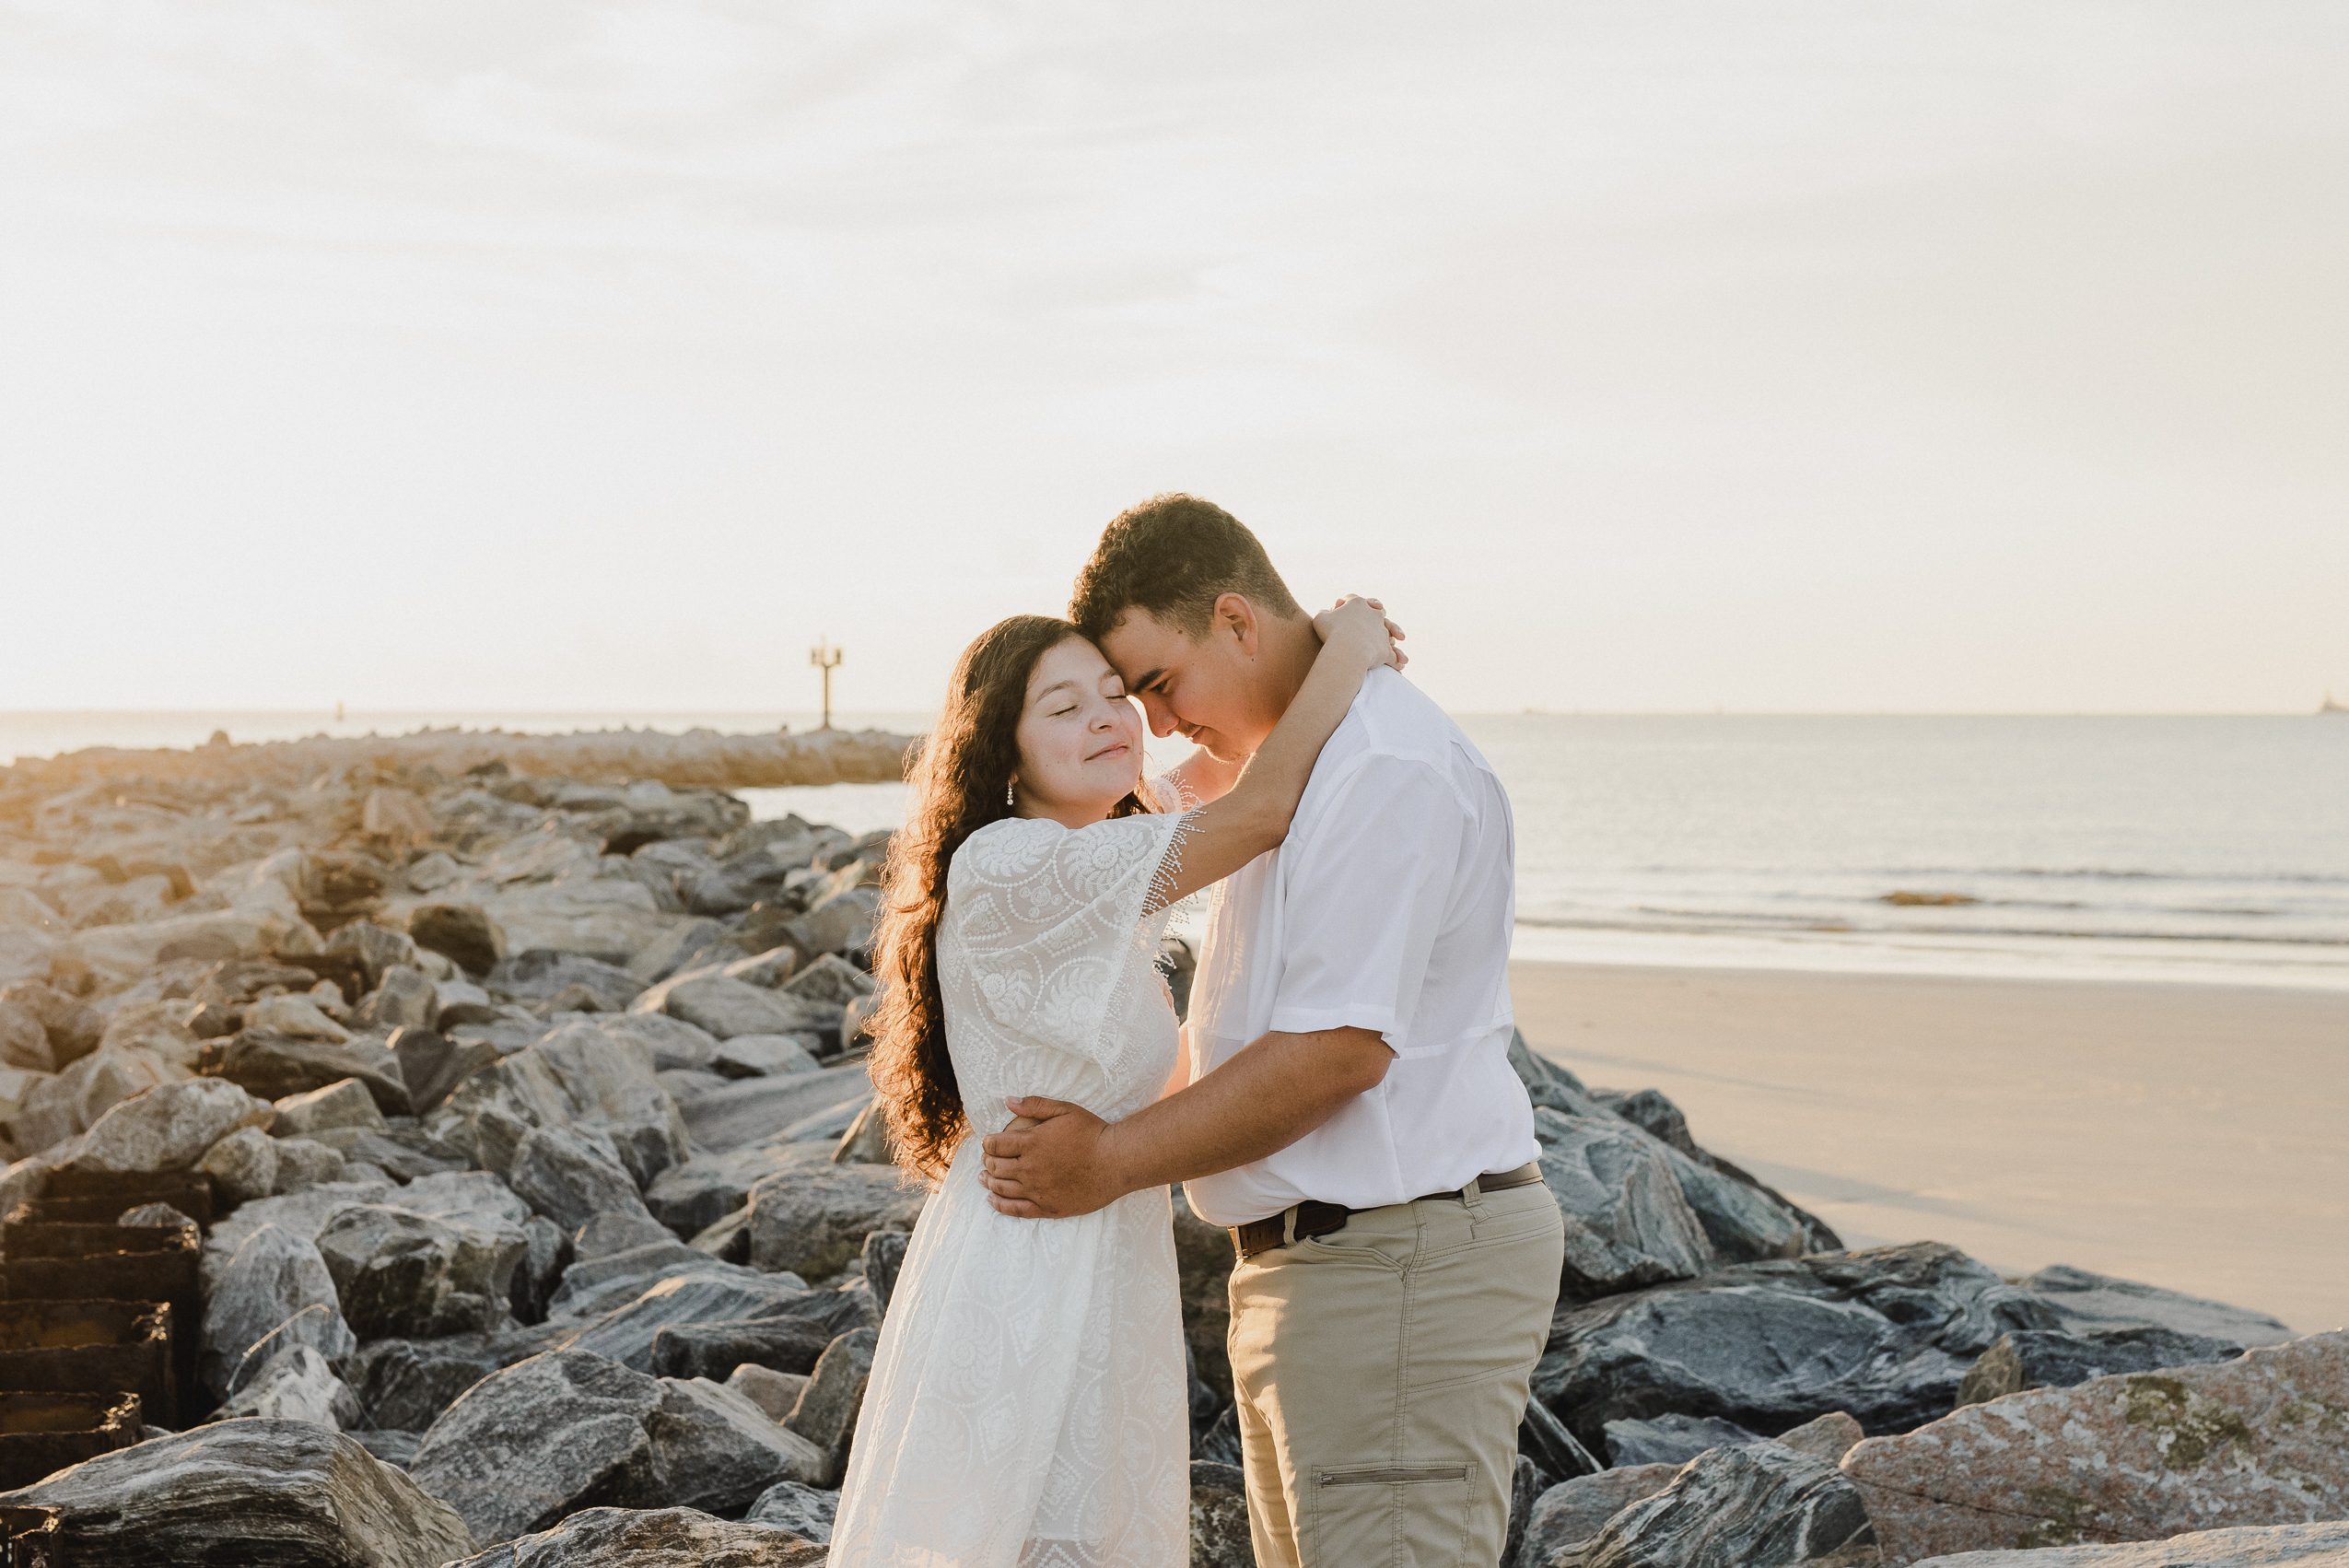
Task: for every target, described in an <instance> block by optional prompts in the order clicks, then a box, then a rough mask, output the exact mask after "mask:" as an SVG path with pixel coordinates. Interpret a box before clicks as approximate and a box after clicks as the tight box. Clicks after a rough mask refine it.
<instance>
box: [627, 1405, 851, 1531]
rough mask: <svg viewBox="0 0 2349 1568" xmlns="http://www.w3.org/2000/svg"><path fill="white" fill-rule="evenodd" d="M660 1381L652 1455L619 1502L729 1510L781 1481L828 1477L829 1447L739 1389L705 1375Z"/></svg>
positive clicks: (648, 1427) (649, 1428)
mask: <svg viewBox="0 0 2349 1568" xmlns="http://www.w3.org/2000/svg"><path fill="white" fill-rule="evenodd" d="M660 1387H661V1398H660V1409H659V1410H655V1411H654V1412H653V1413H652V1414H651V1415H650V1416H649V1417H647V1418H646V1420H645V1433H646V1434H647V1435H648V1436H649V1437H650V1438H651V1439H652V1462H651V1464H650V1466H649V1468H648V1469H647V1471H646V1473H645V1474H644V1476H643V1478H642V1479H641V1480H637V1482H636V1483H635V1484H634V1485H632V1486H628V1487H624V1488H623V1489H622V1490H621V1492H620V1493H619V1494H618V1495H615V1496H614V1499H613V1501H614V1502H615V1503H625V1504H634V1505H636V1506H637V1507H640V1508H660V1507H668V1506H672V1505H682V1506H684V1507H688V1508H699V1509H702V1510H704V1511H706V1512H715V1513H726V1514H730V1513H734V1512H736V1511H737V1510H740V1509H742V1508H744V1507H747V1506H748V1505H749V1504H751V1503H752V1502H753V1501H754V1500H755V1499H756V1498H757V1497H758V1496H759V1494H760V1493H762V1492H765V1491H766V1490H767V1489H768V1488H769V1487H771V1486H773V1485H774V1484H775V1483H776V1482H777V1481H782V1480H797V1481H804V1482H815V1481H820V1480H824V1479H825V1474H826V1471H827V1470H828V1469H830V1465H829V1461H828V1458H827V1457H826V1455H825V1454H824V1451H823V1450H822V1449H820V1448H818V1447H817V1446H816V1445H814V1444H812V1443H811V1442H809V1441H808V1440H807V1439H806V1438H804V1437H802V1436H801V1435H800V1434H799V1433H795V1432H793V1431H791V1430H790V1429H789V1428H787V1427H783V1426H779V1425H777V1424H776V1422H773V1421H770V1420H769V1419H768V1418H767V1415H766V1412H765V1411H764V1410H760V1409H759V1408H758V1407H757V1406H756V1405H754V1404H753V1403H751V1402H750V1400H748V1399H747V1398H743V1397H742V1395H740V1394H737V1393H735V1392H734V1391H733V1390H731V1389H730V1388H726V1387H720V1386H719V1384H716V1383H713V1382H711V1381H710V1380H709V1379H707V1378H706V1377H694V1378H679V1377H664V1378H662V1379H661V1380H660Z"/></svg>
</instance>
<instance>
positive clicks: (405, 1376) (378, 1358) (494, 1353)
mask: <svg viewBox="0 0 2349 1568" xmlns="http://www.w3.org/2000/svg"><path fill="white" fill-rule="evenodd" d="M556 1338H559V1336H555V1335H551V1334H549V1333H548V1332H547V1331H546V1330H545V1329H543V1328H508V1329H502V1330H500V1331H499V1332H497V1333H495V1334H459V1335H451V1336H450V1337H449V1338H447V1339H441V1340H376V1341H375V1342H374V1343H373V1344H370V1345H366V1346H363V1347H361V1348H360V1349H359V1350H358V1352H356V1353H355V1354H351V1355H348V1356H345V1358H344V1359H343V1360H342V1361H341V1362H340V1363H338V1364H339V1365H341V1366H342V1368H343V1377H344V1380H345V1382H347V1383H349V1384H350V1385H351V1387H352V1389H353V1391H354V1392H356V1394H357V1395H358V1397H359V1403H360V1405H361V1406H363V1407H364V1408H365V1409H366V1410H367V1420H368V1425H370V1426H376V1427H392V1428H396V1429H398V1430H400V1431H403V1432H410V1431H412V1432H418V1433H421V1432H424V1431H426V1430H427V1429H428V1428H430V1426H431V1425H432V1423H433V1422H436V1421H438V1420H439V1419H440V1415H441V1412H443V1411H444V1410H448V1408H449V1407H450V1405H452V1404H454V1403H456V1401H457V1399H458V1398H460V1397H461V1396H462V1395H463V1393H464V1392H465V1390H466V1389H468V1388H471V1387H473V1385H474V1384H476V1383H479V1382H480V1381H481V1380H482V1379H483V1378H485V1377H487V1376H488V1375H490V1374H492V1373H494V1372H497V1371H498V1370H499V1369H501V1368H503V1367H508V1366H512V1365H514V1364H515V1363H518V1362H521V1361H526V1360H528V1359H529V1358H530V1357H532V1356H533V1355H536V1354H538V1353H539V1352H542V1351H544V1350H547V1349H549V1348H550V1342H551V1341H552V1340H555V1339H556Z"/></svg>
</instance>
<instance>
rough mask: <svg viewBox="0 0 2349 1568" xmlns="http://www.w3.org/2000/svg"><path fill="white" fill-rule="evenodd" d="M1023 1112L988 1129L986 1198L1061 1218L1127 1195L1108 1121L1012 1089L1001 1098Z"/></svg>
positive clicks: (1005, 1207)
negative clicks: (1119, 1178) (996, 1128)
mask: <svg viewBox="0 0 2349 1568" xmlns="http://www.w3.org/2000/svg"><path fill="white" fill-rule="evenodd" d="M1003 1103H1004V1105H1005V1106H1008V1107H1009V1108H1010V1109H1011V1114H1012V1115H1013V1116H1015V1117H1018V1118H1019V1120H1017V1121H1014V1122H1013V1123H1012V1124H1011V1126H1010V1127H1008V1128H1006V1129H1004V1130H1002V1131H1001V1132H995V1133H989V1134H988V1136H987V1137H986V1138H985V1139H984V1140H982V1141H981V1142H980V1144H979V1147H980V1148H981V1149H982V1150H983V1151H984V1152H985V1153H986V1155H987V1158H986V1161H985V1162H984V1166H985V1170H986V1173H987V1174H986V1175H985V1176H983V1177H981V1179H982V1180H983V1181H985V1182H986V1184H987V1190H988V1199H987V1200H988V1203H990V1204H992V1205H993V1206H994V1207H995V1210H996V1211H997V1212H999V1213H1003V1214H1011V1215H1014V1216H1016V1217H1017V1218H1020V1219H1023V1220H1061V1219H1067V1218H1068V1217H1069V1216H1070V1215H1072V1214H1090V1213H1092V1212H1093V1211H1094V1210H1096V1209H1106V1208H1108V1207H1109V1205H1111V1204H1112V1203H1115V1202H1116V1201H1117V1199H1120V1198H1123V1197H1125V1196H1126V1192H1127V1190H1128V1189H1127V1188H1123V1187H1120V1186H1119V1185H1118V1184H1117V1180H1116V1173H1115V1171H1114V1169H1113V1168H1112V1162H1111V1160H1110V1157H1109V1156H1110V1153H1111V1150H1110V1148H1109V1146H1108V1145H1109V1142H1110V1139H1109V1133H1110V1126H1109V1124H1108V1123H1107V1122H1105V1121H1104V1120H1102V1119H1101V1118H1100V1117H1097V1116H1095V1115H1093V1113H1092V1112H1091V1111H1089V1110H1087V1109H1085V1108H1084V1107H1083V1106H1072V1105H1069V1104H1068V1103H1067V1102H1066V1101H1062V1100H1044V1099H1030V1098H1023V1097H1021V1096H1018V1095H1014V1096H1013V1097H1012V1098H1011V1099H1008V1100H1006V1101H1004V1102H1003Z"/></svg>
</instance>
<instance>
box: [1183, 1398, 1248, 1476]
mask: <svg viewBox="0 0 2349 1568" xmlns="http://www.w3.org/2000/svg"><path fill="white" fill-rule="evenodd" d="M1191 1457H1192V1458H1194V1459H1212V1460H1214V1461H1215V1462H1216V1463H1217V1464H1220V1465H1236V1464H1239V1463H1240V1462H1241V1460H1242V1459H1243V1458H1244V1457H1245V1453H1244V1451H1243V1449H1242V1448H1241V1446H1240V1411H1239V1408H1238V1407H1237V1406H1236V1405H1225V1406H1224V1407H1223V1408H1222V1409H1221V1410H1219V1411H1218V1412H1217V1413H1216V1414H1215V1416H1214V1418H1213V1419H1212V1420H1210V1421H1209V1422H1207V1423H1206V1424H1205V1425H1204V1427H1196V1426H1195V1427H1194V1429H1193V1432H1192V1434H1191Z"/></svg>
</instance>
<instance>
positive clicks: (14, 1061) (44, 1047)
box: [0, 1001, 58, 1072]
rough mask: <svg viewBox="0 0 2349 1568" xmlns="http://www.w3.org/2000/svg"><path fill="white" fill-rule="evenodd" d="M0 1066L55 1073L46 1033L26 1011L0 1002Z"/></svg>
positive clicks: (38, 1020)
mask: <svg viewBox="0 0 2349 1568" xmlns="http://www.w3.org/2000/svg"><path fill="white" fill-rule="evenodd" d="M0 1064H5V1065H6V1066H9V1067H14V1068H19V1069H21V1070H23V1071H27V1072H54V1071H57V1066H58V1063H57V1059H56V1058H55V1057H54V1056H53V1055H52V1054H51V1053H50V1049H49V1032H48V1031H47V1030H46V1029H44V1028H42V1027H41V1020H40V1019H39V1018H37V1017H35V1016H34V1015H33V1012H32V1011H31V1010H30V1009H29V1008H27V1007H25V1006H23V1005H22V1004H21V1003H18V1002H13V1001H0Z"/></svg>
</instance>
